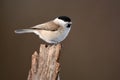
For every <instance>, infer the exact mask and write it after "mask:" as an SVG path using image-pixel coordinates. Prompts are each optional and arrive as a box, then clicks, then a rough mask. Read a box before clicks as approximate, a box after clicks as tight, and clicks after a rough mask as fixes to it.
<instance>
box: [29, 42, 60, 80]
mask: <svg viewBox="0 0 120 80" xmlns="http://www.w3.org/2000/svg"><path fill="white" fill-rule="evenodd" d="M60 49H61V44H57V45H45V44H41V45H40V52H39V53H37V52H36V51H35V52H34V54H33V55H32V64H31V69H30V71H29V75H28V80H60V78H59V75H58V74H59V67H60V63H59V57H60V56H59V54H60Z"/></svg>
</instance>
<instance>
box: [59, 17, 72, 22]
mask: <svg viewBox="0 0 120 80" xmlns="http://www.w3.org/2000/svg"><path fill="white" fill-rule="evenodd" d="M58 19H61V20H63V21H65V22H71V19H70V18H69V17H67V16H59V17H58Z"/></svg>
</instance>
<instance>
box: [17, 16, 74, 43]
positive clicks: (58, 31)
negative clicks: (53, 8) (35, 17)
mask: <svg viewBox="0 0 120 80" xmlns="http://www.w3.org/2000/svg"><path fill="white" fill-rule="evenodd" d="M71 24H72V22H71V19H70V18H69V17H67V16H59V17H57V18H55V19H54V20H51V21H49V22H46V23H43V24H39V25H36V26H33V27H30V28H29V29H17V30H15V33H18V34H22V33H35V34H36V35H38V36H39V38H41V39H42V40H44V41H46V42H47V43H54V44H57V43H59V42H61V41H63V40H64V39H65V38H66V37H67V35H68V33H69V31H70V29H71Z"/></svg>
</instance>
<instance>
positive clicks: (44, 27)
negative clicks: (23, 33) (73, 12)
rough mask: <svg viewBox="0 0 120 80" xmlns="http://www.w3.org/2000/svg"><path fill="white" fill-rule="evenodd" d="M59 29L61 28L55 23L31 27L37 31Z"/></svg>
mask: <svg viewBox="0 0 120 80" xmlns="http://www.w3.org/2000/svg"><path fill="white" fill-rule="evenodd" d="M59 27H60V26H59V25H57V24H55V23H54V22H53V21H50V22H46V23H43V24H39V25H36V26H34V27H31V28H32V29H37V30H47V31H56V30H57V29H58V28H59Z"/></svg>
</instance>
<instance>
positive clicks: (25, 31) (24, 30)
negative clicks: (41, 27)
mask: <svg viewBox="0 0 120 80" xmlns="http://www.w3.org/2000/svg"><path fill="white" fill-rule="evenodd" d="M15 33H17V34H22V33H34V30H33V29H17V30H15Z"/></svg>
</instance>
